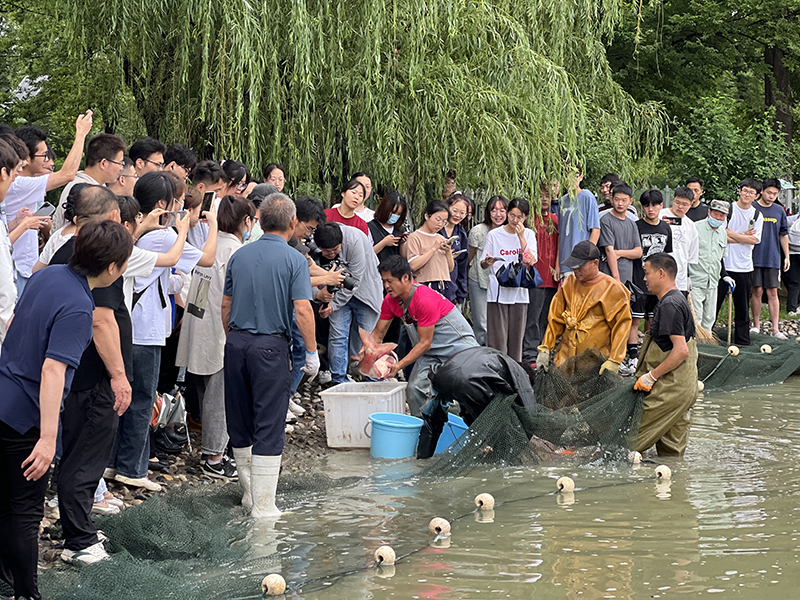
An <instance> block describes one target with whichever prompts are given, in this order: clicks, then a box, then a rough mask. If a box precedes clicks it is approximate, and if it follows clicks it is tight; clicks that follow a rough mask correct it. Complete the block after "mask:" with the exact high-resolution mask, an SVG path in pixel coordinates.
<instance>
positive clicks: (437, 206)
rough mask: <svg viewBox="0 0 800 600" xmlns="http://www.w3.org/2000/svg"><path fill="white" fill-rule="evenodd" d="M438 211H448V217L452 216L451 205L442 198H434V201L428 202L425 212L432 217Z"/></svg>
mask: <svg viewBox="0 0 800 600" xmlns="http://www.w3.org/2000/svg"><path fill="white" fill-rule="evenodd" d="M437 212H446V213H447V216H448V218H449V217H450V207H449V206H447V204H446V203H445V202H443V201H442V200H433V201H432V202H428V205H427V206H426V207H425V214H426V215H428V216H429V217H432V216H433V215H435V214H436V213H437Z"/></svg>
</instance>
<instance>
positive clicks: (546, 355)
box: [536, 346, 550, 373]
mask: <svg viewBox="0 0 800 600" xmlns="http://www.w3.org/2000/svg"><path fill="white" fill-rule="evenodd" d="M537 350H538V351H539V354H537V355H536V370H537V371H544V372H545V373H547V372H548V371H549V370H550V348H548V347H547V346H539V347H538V348H537Z"/></svg>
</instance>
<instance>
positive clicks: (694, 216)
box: [686, 202, 709, 222]
mask: <svg viewBox="0 0 800 600" xmlns="http://www.w3.org/2000/svg"><path fill="white" fill-rule="evenodd" d="M708 211H709V206H708V204H703V203H702V202H701V203H700V204H698V205H697V206H694V207H692V208H690V209H689V210H687V211H686V216H687V217H689V218H690V219H691V220H692V221H694V222H697V221H702V220H703V219H705V218H706V217H708Z"/></svg>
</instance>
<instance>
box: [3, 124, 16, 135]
mask: <svg viewBox="0 0 800 600" xmlns="http://www.w3.org/2000/svg"><path fill="white" fill-rule="evenodd" d="M4 133H10V134H11V135H14V128H13V127H12V126H11V125H9V124H8V123H0V135H2V134H4Z"/></svg>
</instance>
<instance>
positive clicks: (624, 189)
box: [611, 181, 633, 198]
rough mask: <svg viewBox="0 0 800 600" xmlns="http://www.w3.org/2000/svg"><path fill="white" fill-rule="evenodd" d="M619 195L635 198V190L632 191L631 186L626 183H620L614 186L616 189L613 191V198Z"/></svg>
mask: <svg viewBox="0 0 800 600" xmlns="http://www.w3.org/2000/svg"><path fill="white" fill-rule="evenodd" d="M617 194H624V195H625V196H629V197H631V198H633V190H632V189H631V186H629V185H628V184H627V183H625V182H624V181H619V182H617V183H615V184H614V187H613V188H612V190H611V196H612V197H613V196H616V195H617Z"/></svg>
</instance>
